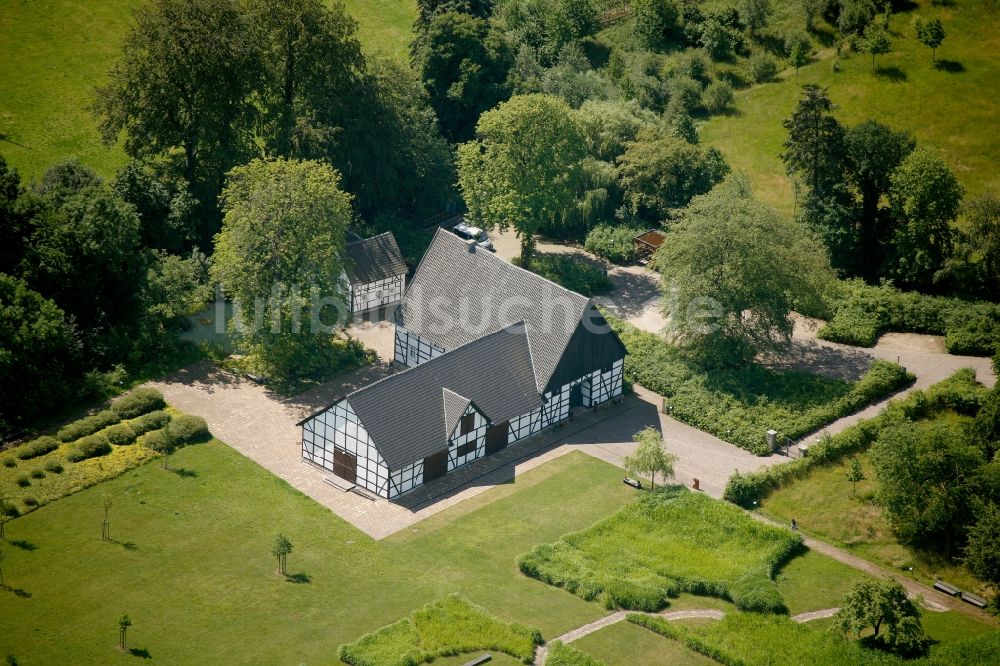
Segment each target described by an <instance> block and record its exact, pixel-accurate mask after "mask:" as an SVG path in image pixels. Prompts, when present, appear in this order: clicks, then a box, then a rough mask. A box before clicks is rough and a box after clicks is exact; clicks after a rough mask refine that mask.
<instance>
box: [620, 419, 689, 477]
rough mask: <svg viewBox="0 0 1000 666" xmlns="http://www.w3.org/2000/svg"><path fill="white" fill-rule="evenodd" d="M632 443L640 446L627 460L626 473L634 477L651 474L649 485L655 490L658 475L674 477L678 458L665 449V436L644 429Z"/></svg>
mask: <svg viewBox="0 0 1000 666" xmlns="http://www.w3.org/2000/svg"><path fill="white" fill-rule="evenodd" d="M632 441H633V442H638V443H639V446H638V448H637V449H636V450H635V453H633V454H632V455H630V456H627V457H626V458H625V460H624V464H625V471H627V472H628V473H629V474H630V475H632V476H639V475H640V474H649V484H650V485H651V486H652V487H653V488H655V487H656V475H657V474H662V475H663V476H664V478H669V477H671V476H673V475H674V463H675V462H677V456H675V455H674V454H672V453H668V452H667V451H665V450H664V449H663V436H662V435H661V434H660V431H659V430H657V429H656V428H653V427H651V426H650V427H648V428H644V429H642V430H640V431H639V432H637V433H635V434H634V435H633V436H632Z"/></svg>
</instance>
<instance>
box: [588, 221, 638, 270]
mask: <svg viewBox="0 0 1000 666" xmlns="http://www.w3.org/2000/svg"><path fill="white" fill-rule="evenodd" d="M643 231H644V229H639V228H636V227H630V226H625V225H618V226H612V225H610V224H599V225H597V226H596V227H594V228H593V229H591V230H590V233H588V234H587V240H586V241H584V244H583V247H584V248H585V249H586V250H587V252H590V253H591V254H596V255H597V256H598V257H600V258H602V259H607V260H608V261H610V262H611V263H614V264H631V263H633V262H634V261H635V260H636V253H635V240H634V239H635V237H636V236H638V235H639V234H641V233H642V232H643Z"/></svg>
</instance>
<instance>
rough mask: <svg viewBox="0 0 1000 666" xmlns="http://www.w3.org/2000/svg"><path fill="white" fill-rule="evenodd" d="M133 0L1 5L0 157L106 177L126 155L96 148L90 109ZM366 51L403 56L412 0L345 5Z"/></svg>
mask: <svg viewBox="0 0 1000 666" xmlns="http://www.w3.org/2000/svg"><path fill="white" fill-rule="evenodd" d="M139 4H140V3H139V2H137V0H104V1H103V2H87V3H79V2H73V1H71V0H37V1H29V0H0V45H2V46H0V53H2V57H0V135H2V136H0V154H3V155H4V156H5V157H6V158H7V161H8V162H9V163H11V164H13V165H14V166H16V167H17V168H18V169H19V170H20V171H21V173H22V175H23V176H25V177H26V178H33V177H38V176H40V175H41V174H42V173H43V172H44V171H45V169H47V168H48V167H49V166H51V165H52V164H54V163H56V162H58V161H61V160H64V159H67V158H69V157H77V158H79V159H80V160H81V161H82V162H83V163H84V164H86V165H88V166H90V167H92V168H93V169H96V170H97V171H98V172H99V173H100V174H102V175H105V176H110V175H112V174H113V173H114V171H115V169H117V168H118V167H119V166H121V165H122V164H123V163H124V161H125V157H124V154H123V153H122V152H121V150H120V149H119V148H113V149H105V148H103V147H102V146H101V143H100V138H99V136H98V133H97V130H96V125H95V123H94V120H93V118H92V116H91V114H90V112H89V110H88V107H89V106H90V104H91V100H92V93H93V88H94V86H96V85H99V84H100V83H102V82H103V81H104V80H105V76H106V73H107V71H108V70H109V69H110V68H111V66H112V65H113V64H114V62H115V60H116V59H117V58H118V56H119V48H120V42H121V38H122V35H124V34H125V32H126V30H127V29H128V26H129V20H130V12H131V10H132V8H134V7H136V6H138V5H139ZM345 5H346V7H347V12H348V13H349V14H350V15H352V16H353V17H354V18H355V19H357V20H358V24H359V28H358V33H359V36H360V39H361V42H362V44H363V45H364V46H365V48H366V49H369V50H378V51H383V52H386V53H390V54H392V55H396V56H405V54H406V52H407V49H408V46H409V41H410V34H411V28H412V25H413V21H414V20H415V18H416V3H415V2H414V1H413V0H346V2H345Z"/></svg>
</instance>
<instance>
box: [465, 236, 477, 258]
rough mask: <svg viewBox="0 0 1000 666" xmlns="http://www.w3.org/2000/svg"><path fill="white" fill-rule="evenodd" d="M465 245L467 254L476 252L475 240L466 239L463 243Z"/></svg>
mask: <svg viewBox="0 0 1000 666" xmlns="http://www.w3.org/2000/svg"><path fill="white" fill-rule="evenodd" d="M465 244H466V245H467V246H468V248H469V254H472V253H474V252H475V251H476V239H475V238H470V239H468V240H467V241H465Z"/></svg>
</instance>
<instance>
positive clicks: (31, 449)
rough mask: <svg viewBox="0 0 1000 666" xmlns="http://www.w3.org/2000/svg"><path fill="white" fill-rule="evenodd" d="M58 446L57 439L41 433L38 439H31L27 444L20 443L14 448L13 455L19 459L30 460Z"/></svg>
mask: <svg viewBox="0 0 1000 666" xmlns="http://www.w3.org/2000/svg"><path fill="white" fill-rule="evenodd" d="M58 448H59V441H58V440H57V439H55V438H54V437H49V436H47V435H43V436H42V437H39V438H38V439H33V440H31V441H30V442H28V443H27V444H22V445H21V446H19V447H17V448H16V449H14V455H16V456H17V457H18V458H20V459H21V460H31V459H32V458H37V457H39V456H44V455H45V454H46V453H49V452H50V451H55V450H56V449H58Z"/></svg>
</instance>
